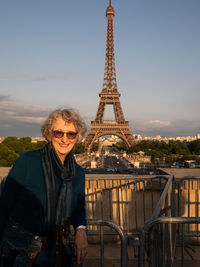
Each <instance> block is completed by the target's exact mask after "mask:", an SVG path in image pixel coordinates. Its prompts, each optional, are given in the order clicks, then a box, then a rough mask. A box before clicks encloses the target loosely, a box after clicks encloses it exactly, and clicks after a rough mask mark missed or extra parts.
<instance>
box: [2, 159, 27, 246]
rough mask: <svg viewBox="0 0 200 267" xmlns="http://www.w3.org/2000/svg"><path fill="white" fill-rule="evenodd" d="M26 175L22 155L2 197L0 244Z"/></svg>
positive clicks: (5, 185) (7, 181) (6, 183)
mask: <svg viewBox="0 0 200 267" xmlns="http://www.w3.org/2000/svg"><path fill="white" fill-rule="evenodd" d="M25 173H26V169H25V159H24V157H23V155H21V156H20V157H19V158H18V159H17V160H16V162H15V164H14V165H13V167H12V168H11V170H10V172H9V174H8V176H7V178H6V181H5V183H4V186H3V190H2V193H1V195H0V244H1V241H2V237H3V232H4V229H5V227H6V225H7V223H8V220H9V218H10V216H11V214H12V210H13V208H14V206H15V203H16V202H17V198H18V195H19V193H20V191H21V189H22V187H23V183H24V179H25Z"/></svg>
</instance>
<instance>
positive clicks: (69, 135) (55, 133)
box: [53, 131, 77, 140]
mask: <svg viewBox="0 0 200 267" xmlns="http://www.w3.org/2000/svg"><path fill="white" fill-rule="evenodd" d="M64 134H66V136H67V138H68V139H70V140H73V139H75V138H76V136H77V132H62V131H53V136H54V137H56V138H62V137H63V136H64Z"/></svg>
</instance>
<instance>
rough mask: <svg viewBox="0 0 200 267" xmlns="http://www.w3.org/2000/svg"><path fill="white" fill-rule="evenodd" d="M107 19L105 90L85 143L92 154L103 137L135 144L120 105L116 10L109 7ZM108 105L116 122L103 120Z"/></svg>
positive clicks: (128, 144) (128, 145)
mask: <svg viewBox="0 0 200 267" xmlns="http://www.w3.org/2000/svg"><path fill="white" fill-rule="evenodd" d="M106 17H107V39H106V53H105V66H104V78H103V88H102V91H101V93H100V94H99V97H100V102H99V106H98V109H97V113H96V117H95V120H94V121H91V127H90V130H89V132H88V135H87V137H86V139H85V141H84V145H85V148H86V150H87V151H88V152H90V150H91V148H92V145H93V143H94V141H95V140H97V139H99V137H101V136H103V135H116V136H118V137H120V138H121V139H122V140H123V141H124V143H125V145H126V147H127V148H129V147H131V146H132V145H134V144H135V140H134V138H133V135H132V134H131V131H130V129H129V122H128V121H126V120H125V117H124V114H123V110H122V107H121V104H120V100H119V97H120V93H119V92H118V89H117V80H116V68H115V52H114V36H113V18H114V8H113V7H112V6H111V0H109V6H108V7H107V9H106ZM106 105H112V106H113V109H114V116H115V120H103V118H104V112H105V107H106Z"/></svg>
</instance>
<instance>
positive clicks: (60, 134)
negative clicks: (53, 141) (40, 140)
mask: <svg viewBox="0 0 200 267" xmlns="http://www.w3.org/2000/svg"><path fill="white" fill-rule="evenodd" d="M53 135H54V137H56V138H62V137H63V135H64V133H63V132H61V131H53Z"/></svg>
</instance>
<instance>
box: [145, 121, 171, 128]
mask: <svg viewBox="0 0 200 267" xmlns="http://www.w3.org/2000/svg"><path fill="white" fill-rule="evenodd" d="M147 124H150V125H152V126H155V127H158V126H171V122H170V121H160V120H151V121H149V122H147Z"/></svg>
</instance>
